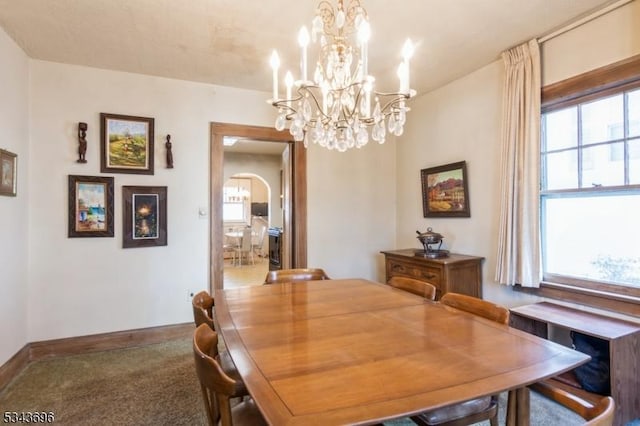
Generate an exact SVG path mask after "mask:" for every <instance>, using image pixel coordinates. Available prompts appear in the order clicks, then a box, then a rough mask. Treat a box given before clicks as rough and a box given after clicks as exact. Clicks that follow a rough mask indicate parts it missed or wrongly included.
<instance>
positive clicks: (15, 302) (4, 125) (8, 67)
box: [0, 28, 29, 365]
mask: <svg viewBox="0 0 640 426" xmlns="http://www.w3.org/2000/svg"><path fill="white" fill-rule="evenodd" d="M0 63H2V66H0V93H1V94H2V95H1V96H0V148H2V149H4V150H7V151H10V152H13V153H14V154H17V155H18V195H17V196H16V197H5V196H0V342H2V344H1V345H0V365H2V364H3V363H4V362H6V361H7V360H8V359H9V358H11V357H12V356H13V354H15V353H16V352H17V351H18V350H20V348H22V347H23V346H24V345H25V344H26V343H27V342H28V340H27V326H26V321H27V314H28V306H27V275H28V273H27V259H28V251H27V239H28V235H29V228H28V224H27V212H28V208H27V202H28V199H29V180H28V170H29V126H28V124H29V122H28V113H29V109H28V103H27V101H28V93H29V92H28V91H29V68H28V65H29V61H28V58H27V56H26V55H25V54H24V52H23V51H22V50H21V49H20V48H19V47H18V46H17V45H16V44H15V43H14V42H13V40H11V38H9V36H8V35H7V34H6V33H5V32H4V30H2V29H1V28H0Z"/></svg>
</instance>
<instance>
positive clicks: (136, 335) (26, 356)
mask: <svg viewBox="0 0 640 426" xmlns="http://www.w3.org/2000/svg"><path fill="white" fill-rule="evenodd" d="M193 330H194V325H193V323H192V322H189V323H184V324H175V325H165V326H160V327H149V328H139V329H136V330H125V331H116V332H113V333H102V334H92V335H89V336H78V337H68V338H65V339H54V340H44V341H40V342H31V343H27V344H26V345H25V346H24V347H23V348H22V349H20V350H19V351H18V352H17V353H16V354H15V355H14V356H13V357H11V359H9V361H7V362H6V363H4V364H3V365H2V366H0V391H1V390H2V389H4V387H5V386H6V385H7V384H8V383H9V382H10V381H11V380H12V379H13V378H14V377H15V376H17V375H18V374H19V373H20V372H21V371H22V370H23V369H24V368H25V367H26V366H27V365H28V364H29V363H30V362H31V361H36V360H39V359H43V358H50V357H57V356H66V355H77V354H83V353H89V352H98V351H108V350H112V349H123V348H130V347H135V346H144V345H150V344H153V343H161V342H165V341H167V340H173V339H179V338H183V337H189V336H190V335H191V334H192V333H193Z"/></svg>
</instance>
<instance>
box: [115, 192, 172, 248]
mask: <svg viewBox="0 0 640 426" xmlns="http://www.w3.org/2000/svg"><path fill="white" fill-rule="evenodd" d="M122 229H123V232H122V247H123V248H134V247H156V246H166V245H167V187H166V186H123V187H122Z"/></svg>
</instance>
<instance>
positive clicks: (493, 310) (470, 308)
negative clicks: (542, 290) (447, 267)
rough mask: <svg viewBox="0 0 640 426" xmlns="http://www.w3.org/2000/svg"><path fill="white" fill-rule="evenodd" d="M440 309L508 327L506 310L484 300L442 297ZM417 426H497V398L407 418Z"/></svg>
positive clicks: (451, 406) (456, 294) (456, 295)
mask: <svg viewBox="0 0 640 426" xmlns="http://www.w3.org/2000/svg"><path fill="white" fill-rule="evenodd" d="M440 303H442V304H443V305H446V306H449V307H452V308H455V309H458V310H461V311H465V312H468V313H470V314H473V315H477V316H480V317H483V318H486V319H489V320H491V321H495V322H497V323H500V324H504V325H508V324H509V310H508V309H507V308H505V307H503V306H500V305H496V304H495V303H491V302H489V301H486V300H482V299H478V298H476V297H471V296H467V295H465V294H458V293H446V294H444V295H443V296H442V297H441V298H440ZM411 420H413V421H414V422H415V423H416V424H418V425H421V426H434V425H438V426H445V425H446V426H465V425H469V424H472V423H477V422H481V421H484V420H489V422H490V423H491V426H498V395H493V396H487V397H483V398H475V399H472V400H469V401H465V402H462V403H460V404H454V405H450V406H448V407H443V408H439V409H436V410H433V411H427V412H424V413H420V414H419V415H417V416H413V417H411Z"/></svg>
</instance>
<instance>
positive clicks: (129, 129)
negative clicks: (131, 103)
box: [100, 113, 154, 175]
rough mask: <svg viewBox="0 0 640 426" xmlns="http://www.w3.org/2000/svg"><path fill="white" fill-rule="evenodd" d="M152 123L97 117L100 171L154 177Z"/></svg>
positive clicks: (149, 120)
mask: <svg viewBox="0 0 640 426" xmlns="http://www.w3.org/2000/svg"><path fill="white" fill-rule="evenodd" d="M153 126H154V120H153V118H147V117H134V116H131V115H119V114H107V113H101V114H100V151H101V155H100V171H101V172H102V173H134V174H144V175H152V174H153V158H154V157H153V154H154V139H153V138H154V133H153Z"/></svg>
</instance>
